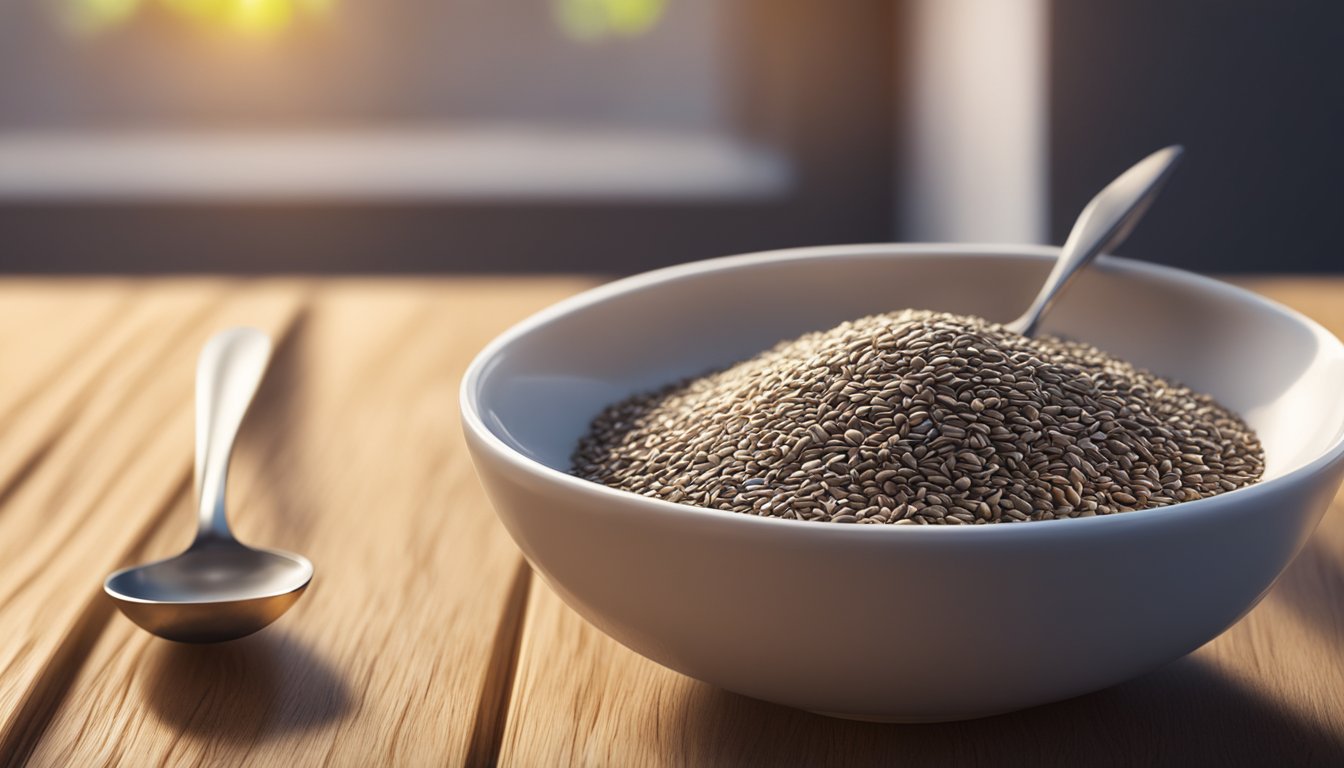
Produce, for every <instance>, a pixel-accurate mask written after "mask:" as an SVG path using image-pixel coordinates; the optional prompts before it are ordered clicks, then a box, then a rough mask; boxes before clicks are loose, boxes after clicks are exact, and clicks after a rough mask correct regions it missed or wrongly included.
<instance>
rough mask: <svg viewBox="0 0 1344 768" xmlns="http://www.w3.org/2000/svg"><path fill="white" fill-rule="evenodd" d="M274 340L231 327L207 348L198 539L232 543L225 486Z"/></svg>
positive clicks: (202, 362) (200, 381) (199, 381)
mask: <svg viewBox="0 0 1344 768" xmlns="http://www.w3.org/2000/svg"><path fill="white" fill-rule="evenodd" d="M270 358H271V340H270V338H269V337H267V336H266V334H265V333H262V332H261V331H259V330H257V329H255V328H241V327H240V328H229V329H227V330H223V331H220V332H219V333H217V334H215V335H214V336H212V337H211V338H210V340H209V341H207V342H206V343H205V347H204V348H203V349H202V350H201V356H200V358H199V359H198V360H197V362H196V500H197V505H198V511H199V514H200V523H199V528H198V529H197V532H196V540H197V541H198V542H199V541H201V540H203V539H229V540H231V539H232V538H233V534H232V533H230V531H229V521H228V518H227V516H226V514H225V507H224V484H225V481H226V480H227V479H228V476H229V457H230V455H231V454H232V453H233V442H234V439H235V438H236V437H237V436H238V428H239V427H240V426H242V423H243V415H244V414H245V413H247V407H248V406H249V405H251V403H252V398H253V396H254V395H256V393H257V387H258V386H260V385H261V378H262V376H263V375H264V374H265V373H266V365H267V363H268V362H269V361H270Z"/></svg>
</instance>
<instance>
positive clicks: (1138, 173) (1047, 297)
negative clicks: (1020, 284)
mask: <svg viewBox="0 0 1344 768" xmlns="http://www.w3.org/2000/svg"><path fill="white" fill-rule="evenodd" d="M1184 152H1185V150H1184V149H1182V148H1181V147H1180V146H1177V145H1173V146H1170V147H1167V148H1165V149H1159V150H1158V151H1156V152H1154V153H1153V154H1151V155H1149V156H1147V157H1145V158H1144V159H1142V160H1140V161H1139V162H1138V163H1136V164H1135V165H1134V166H1133V167H1132V168H1130V169H1129V170H1127V171H1125V172H1124V173H1122V174H1120V176H1119V177H1118V178H1116V179H1115V181H1112V182H1111V183H1110V184H1107V185H1106V188H1105V189H1103V190H1101V191H1100V192H1098V193H1097V196H1096V197H1094V198H1092V201H1091V202H1090V203H1088V204H1087V207H1086V208H1084V209H1083V212H1082V213H1080V214H1079V215H1078V220H1077V221H1076V222H1074V225H1073V230H1072V231H1071V232H1069V239H1068V240H1066V241H1065V242H1064V247H1063V249H1061V250H1060V254H1059V259H1058V260H1057V261H1056V262H1055V268H1054V269H1053V270H1051V272H1050V277H1048V278H1046V281H1045V285H1044V286H1042V287H1041V292H1040V293H1038V294H1037V295H1036V300H1035V301H1033V302H1032V304H1031V307H1030V308H1028V309H1027V311H1026V312H1025V313H1023V315H1022V316H1021V317H1019V318H1018V319H1016V320H1014V321H1013V322H1011V323H1009V324H1008V328H1010V329H1011V330H1014V331H1017V332H1018V333H1020V334H1022V335H1024V336H1034V335H1035V334H1036V327H1037V325H1038V324H1039V323H1040V321H1041V317H1042V316H1043V315H1044V314H1045V312H1046V310H1048V309H1049V308H1050V304H1051V302H1053V301H1054V300H1055V297H1056V296H1057V295H1058V294H1059V292H1060V291H1061V290H1062V289H1063V288H1064V286H1065V285H1066V284H1068V282H1069V280H1070V279H1071V278H1072V277H1073V276H1074V274H1076V273H1077V272H1078V270H1080V269H1082V268H1083V267H1085V266H1087V265H1088V264H1089V263H1091V261H1092V260H1093V259H1094V258H1096V256H1097V254H1099V253H1101V252H1102V251H1105V250H1110V249H1112V248H1115V247H1116V246H1118V245H1120V243H1122V242H1124V240H1125V238H1127V237H1129V233H1130V232H1132V231H1134V227H1135V225H1137V224H1138V223H1139V219H1141V218H1143V214H1144V213H1146V212H1147V211H1148V207H1149V206H1151V205H1152V203H1153V200H1154V199H1155V198H1156V197H1157V193H1158V190H1160V189H1161V188H1162V185H1163V184H1164V183H1166V181H1167V179H1168V178H1170V177H1171V172H1172V171H1173V170H1175V168H1176V163H1177V161H1179V160H1180V159H1181V155H1182V154H1183V153H1184Z"/></svg>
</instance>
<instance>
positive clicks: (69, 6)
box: [61, 0, 141, 33]
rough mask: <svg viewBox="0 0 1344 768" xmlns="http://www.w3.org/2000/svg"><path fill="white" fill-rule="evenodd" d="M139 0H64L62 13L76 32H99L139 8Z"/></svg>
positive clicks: (131, 14) (119, 21)
mask: <svg viewBox="0 0 1344 768" xmlns="http://www.w3.org/2000/svg"><path fill="white" fill-rule="evenodd" d="M140 3H141V0H65V2H63V3H62V4H61V5H62V6H63V9H62V10H63V15H64V17H65V21H66V23H67V25H68V26H69V27H70V28H71V29H73V30H74V31H76V32H81V33H90V32H101V31H102V30H105V29H110V28H112V27H115V26H117V25H118V24H121V23H122V22H124V21H126V20H127V19H130V18H131V17H132V16H134V15H135V12H136V11H137V10H139V9H140Z"/></svg>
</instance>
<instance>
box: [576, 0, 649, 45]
mask: <svg viewBox="0 0 1344 768" xmlns="http://www.w3.org/2000/svg"><path fill="white" fill-rule="evenodd" d="M554 7H555V13H556V20H557V21H558V22H559V24H560V27H561V28H562V29H563V30H564V31H565V34H567V35H569V36H570V37H571V38H573V39H575V40H582V41H597V40H601V39H603V38H611V37H639V36H640V35H643V34H646V33H647V32H649V30H651V29H653V27H654V26H655V25H656V24H657V23H658V21H659V20H660V19H662V17H663V12H664V11H665V10H666V9H667V0H555V6H554Z"/></svg>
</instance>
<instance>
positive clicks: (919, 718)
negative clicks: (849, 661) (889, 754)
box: [808, 709, 1017, 725]
mask: <svg viewBox="0 0 1344 768" xmlns="http://www.w3.org/2000/svg"><path fill="white" fill-rule="evenodd" d="M808 711H809V712H811V713H812V714H814V715H821V716H822V717H834V718H837V719H839V720H855V721H857V722H861V723H889V724H893V725H921V724H933V723H959V722H961V721H963V720H979V719H981V718H984V717H996V716H998V715H1006V714H1008V713H1009V712H1016V711H1017V710H1015V709H1000V710H994V711H990V712H978V713H972V714H967V715H856V714H853V713H849V712H822V711H820V710H815V709H809V710H808Z"/></svg>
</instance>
